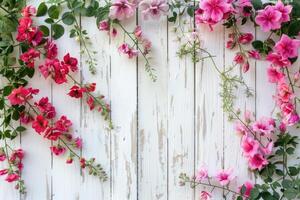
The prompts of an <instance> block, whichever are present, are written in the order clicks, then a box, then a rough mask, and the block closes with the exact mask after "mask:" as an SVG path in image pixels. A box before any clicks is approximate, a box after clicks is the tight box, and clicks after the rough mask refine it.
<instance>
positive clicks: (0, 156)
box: [0, 149, 6, 162]
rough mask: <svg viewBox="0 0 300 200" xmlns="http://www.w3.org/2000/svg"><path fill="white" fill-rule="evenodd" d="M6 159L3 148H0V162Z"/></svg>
mask: <svg viewBox="0 0 300 200" xmlns="http://www.w3.org/2000/svg"><path fill="white" fill-rule="evenodd" d="M5 159H6V155H5V152H4V150H3V149H0V162H2V161H4V160H5Z"/></svg>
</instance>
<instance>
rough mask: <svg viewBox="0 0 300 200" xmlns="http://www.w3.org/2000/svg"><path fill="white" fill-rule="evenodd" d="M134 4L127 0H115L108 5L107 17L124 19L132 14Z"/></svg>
mask: <svg viewBox="0 0 300 200" xmlns="http://www.w3.org/2000/svg"><path fill="white" fill-rule="evenodd" d="M135 8H136V5H135V4H134V3H131V2H129V1H128V0H116V1H115V2H114V3H113V4H112V6H111V7H110V12H109V17H110V18H112V19H118V20H120V21H121V20H124V19H128V18H130V17H131V16H133V14H134V11H135Z"/></svg>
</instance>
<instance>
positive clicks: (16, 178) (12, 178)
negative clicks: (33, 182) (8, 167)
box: [5, 173, 20, 183]
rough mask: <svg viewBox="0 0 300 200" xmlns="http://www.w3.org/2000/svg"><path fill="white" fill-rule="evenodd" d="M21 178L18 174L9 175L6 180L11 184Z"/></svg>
mask: <svg viewBox="0 0 300 200" xmlns="http://www.w3.org/2000/svg"><path fill="white" fill-rule="evenodd" d="M19 178H20V176H19V175H18V174H15V173H12V174H8V175H7V177H6V178H5V180H6V181H7V182H9V183H11V182H14V181H16V180H18V179H19Z"/></svg>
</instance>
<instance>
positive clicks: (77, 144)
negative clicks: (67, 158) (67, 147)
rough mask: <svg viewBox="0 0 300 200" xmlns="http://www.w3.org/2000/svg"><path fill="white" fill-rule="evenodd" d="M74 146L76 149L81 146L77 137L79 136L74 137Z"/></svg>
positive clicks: (80, 141)
mask: <svg viewBox="0 0 300 200" xmlns="http://www.w3.org/2000/svg"><path fill="white" fill-rule="evenodd" d="M74 146H75V147H76V148H77V149H80V148H82V139H81V138H79V137H77V138H75V142H74Z"/></svg>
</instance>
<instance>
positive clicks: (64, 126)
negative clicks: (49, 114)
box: [55, 115, 72, 132]
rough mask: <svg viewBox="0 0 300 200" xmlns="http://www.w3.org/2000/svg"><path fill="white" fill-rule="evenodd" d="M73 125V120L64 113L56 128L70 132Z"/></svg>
mask: <svg viewBox="0 0 300 200" xmlns="http://www.w3.org/2000/svg"><path fill="white" fill-rule="evenodd" d="M71 126H72V122H71V121H70V120H69V119H68V118H67V117H66V116H64V115H63V116H61V117H60V119H59V120H58V121H57V122H56V123H55V129H56V130H59V131H62V132H68V131H69V128H70V127H71Z"/></svg>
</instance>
